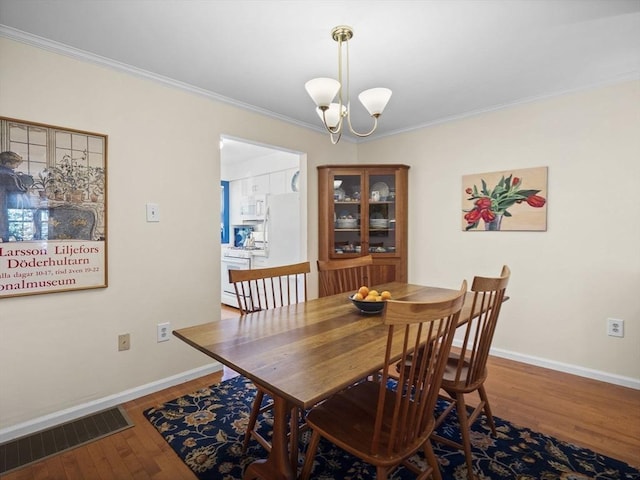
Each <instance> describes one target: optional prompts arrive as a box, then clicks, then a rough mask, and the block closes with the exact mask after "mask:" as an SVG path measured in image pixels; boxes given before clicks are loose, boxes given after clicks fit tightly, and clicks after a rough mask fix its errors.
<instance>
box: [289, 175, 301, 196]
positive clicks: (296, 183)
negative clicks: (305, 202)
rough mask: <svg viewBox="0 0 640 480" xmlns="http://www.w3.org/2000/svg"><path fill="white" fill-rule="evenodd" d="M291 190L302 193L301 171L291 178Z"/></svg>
mask: <svg viewBox="0 0 640 480" xmlns="http://www.w3.org/2000/svg"><path fill="white" fill-rule="evenodd" d="M291 190H292V191H294V192H299V191H300V170H298V171H297V172H296V173H294V174H293V177H291Z"/></svg>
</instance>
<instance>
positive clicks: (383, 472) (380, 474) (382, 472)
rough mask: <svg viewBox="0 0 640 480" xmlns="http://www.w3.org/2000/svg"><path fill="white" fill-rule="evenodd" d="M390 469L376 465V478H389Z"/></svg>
mask: <svg viewBox="0 0 640 480" xmlns="http://www.w3.org/2000/svg"><path fill="white" fill-rule="evenodd" d="M388 476H389V469H388V468H387V467H380V466H378V467H376V480H387V477H388Z"/></svg>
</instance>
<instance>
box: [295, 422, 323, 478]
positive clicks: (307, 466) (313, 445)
mask: <svg viewBox="0 0 640 480" xmlns="http://www.w3.org/2000/svg"><path fill="white" fill-rule="evenodd" d="M319 443H320V433H318V432H317V431H316V430H314V431H313V432H312V433H311V440H310V441H309V446H308V447H307V453H305V455H304V465H303V466H302V472H300V477H299V478H300V480H309V476H310V475H311V469H312V468H313V459H314V458H315V456H316V450H317V449H318V444H319Z"/></svg>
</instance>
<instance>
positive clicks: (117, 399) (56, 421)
mask: <svg viewBox="0 0 640 480" xmlns="http://www.w3.org/2000/svg"><path fill="white" fill-rule="evenodd" d="M221 369H222V366H221V365H220V364H219V363H217V362H216V363H212V364H209V365H205V366H203V367H199V368H194V369H193V370H188V371H186V372H182V373H179V374H177V375H173V376H171V377H167V378H163V379H161V380H157V381H155V382H151V383H147V384H146V385H141V386H139V387H135V388H132V389H130V390H125V391H124V392H120V393H116V394H114V395H109V396H108V397H104V398H99V399H97V400H93V401H91V402H87V403H84V404H82V405H77V406H75V407H70V408H67V409H64V410H60V411H58V412H53V413H50V414H48V415H44V416H42V417H38V418H34V419H33V420H29V421H26V422H23V423H19V424H17V425H12V426H10V427H7V428H3V429H0V444H2V443H5V442H8V441H11V440H14V439H16V438H20V437H24V436H25V435H29V434H31V433H35V432H39V431H41V430H45V429H47V428H50V427H53V426H56V425H61V424H63V423H67V422H70V421H72V420H76V419H78V418H82V417H84V416H87V415H91V414H92V413H96V412H100V411H102V410H106V409H108V408H112V407H115V406H116V405H120V404H122V403H124V402H128V401H130V400H134V399H136V398H140V397H144V396H145V395H149V394H151V393H154V392H159V391H160V390H164V389H165V388H169V387H173V386H174V385H178V384H180V383H184V382H188V381H189V380H193V379H195V378H199V377H203V376H205V375H209V374H210V373H214V372H218V371H220V370H221Z"/></svg>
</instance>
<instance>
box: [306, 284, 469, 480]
mask: <svg viewBox="0 0 640 480" xmlns="http://www.w3.org/2000/svg"><path fill="white" fill-rule="evenodd" d="M466 290H467V282H466V281H464V282H462V287H461V288H460V291H458V292H456V293H455V294H453V295H451V296H450V297H448V298H443V299H440V300H437V301H430V302H404V301H395V300H387V302H386V305H385V308H384V311H383V314H382V323H383V324H384V325H387V344H386V351H385V353H384V358H381V360H384V365H389V364H390V363H391V362H393V361H395V360H398V359H406V357H407V356H409V355H411V353H412V352H413V351H415V350H416V349H418V348H420V346H421V345H423V344H425V343H427V342H428V343H429V344H430V345H431V348H430V349H428V351H429V355H424V356H422V359H421V360H422V361H421V362H420V363H419V364H418V363H414V364H413V367H412V369H411V371H410V372H408V374H406V375H405V374H404V373H402V374H401V375H399V377H398V380H397V386H396V388H395V389H391V388H389V387H388V385H387V383H388V373H387V372H386V370H383V371H382V372H381V375H380V377H378V376H377V375H376V376H374V377H371V380H367V381H363V382H359V383H356V384H355V385H353V386H351V387H349V388H347V389H346V390H343V391H341V392H339V393H337V394H335V395H334V396H332V397H330V398H329V399H327V400H326V401H325V402H323V403H320V404H319V405H317V406H316V407H313V408H312V409H311V410H310V411H309V413H308V414H307V425H308V426H309V427H310V428H311V430H312V435H311V440H310V442H309V447H308V449H307V453H306V456H305V460H304V465H303V468H302V472H301V475H300V478H301V479H302V480H307V479H308V478H309V476H310V474H311V470H312V468H313V463H314V462H313V461H314V457H315V454H316V450H317V447H318V443H319V441H320V438H321V437H324V438H326V439H327V440H329V441H331V442H333V443H334V444H335V445H337V446H338V447H340V448H342V449H344V450H346V451H347V452H349V453H351V454H352V455H354V456H357V457H359V458H361V459H362V460H364V461H365V462H368V463H370V464H372V465H375V467H376V478H377V479H378V480H381V479H386V478H387V477H388V475H389V472H390V471H391V470H393V469H394V468H396V467H397V466H399V465H400V464H403V465H405V466H406V467H407V468H408V469H410V470H412V471H413V472H415V473H417V474H419V476H418V478H420V479H426V478H428V477H430V476H431V477H432V478H435V479H437V480H440V479H441V475H440V470H439V468H438V463H437V460H436V457H435V454H434V452H433V448H432V446H431V442H430V440H429V436H430V435H431V432H432V431H433V428H434V425H435V418H434V415H433V410H434V407H435V403H436V401H437V399H438V391H439V389H440V383H441V381H442V373H443V371H444V367H445V362H446V359H447V355H448V353H449V350H450V348H451V341H452V339H453V336H454V334H455V328H456V325H457V323H458V317H459V316H460V311H461V309H462V306H463V303H464V297H465V294H466ZM421 449H422V450H423V451H424V454H425V456H426V459H427V466H426V468H425V469H424V470H420V469H419V467H418V466H417V465H415V464H413V463H410V462H408V461H407V459H408V458H409V457H411V456H412V455H413V454H414V453H416V452H417V451H418V450H421Z"/></svg>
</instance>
